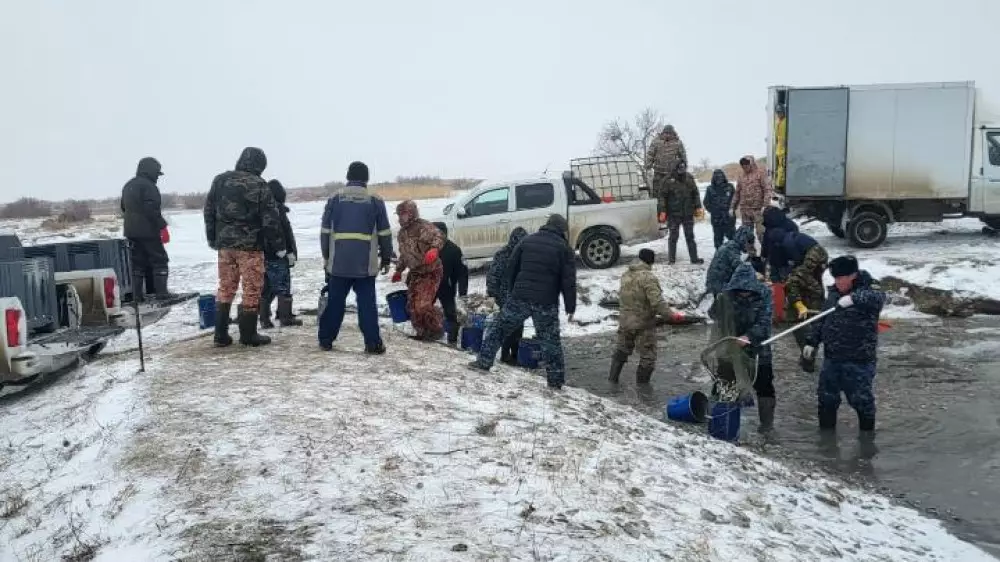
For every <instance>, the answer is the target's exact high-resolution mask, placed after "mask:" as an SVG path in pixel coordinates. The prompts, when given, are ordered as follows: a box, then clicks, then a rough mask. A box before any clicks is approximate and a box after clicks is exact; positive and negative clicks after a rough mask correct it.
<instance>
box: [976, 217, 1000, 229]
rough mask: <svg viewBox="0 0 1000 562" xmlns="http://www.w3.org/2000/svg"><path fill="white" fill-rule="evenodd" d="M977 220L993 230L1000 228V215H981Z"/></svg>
mask: <svg viewBox="0 0 1000 562" xmlns="http://www.w3.org/2000/svg"><path fill="white" fill-rule="evenodd" d="M979 220H981V221H982V222H983V224H985V225H986V226H988V227H990V228H991V229H993V230H1000V217H983V218H981V219H979Z"/></svg>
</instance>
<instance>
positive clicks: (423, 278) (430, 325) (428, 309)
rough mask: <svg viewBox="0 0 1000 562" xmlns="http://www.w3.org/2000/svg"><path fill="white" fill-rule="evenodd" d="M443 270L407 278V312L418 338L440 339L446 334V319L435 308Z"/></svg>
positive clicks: (410, 275)
mask: <svg viewBox="0 0 1000 562" xmlns="http://www.w3.org/2000/svg"><path fill="white" fill-rule="evenodd" d="M442 273H443V270H442V269H441V268H440V267H438V268H435V269H433V270H431V271H429V272H427V273H419V274H414V273H413V272H412V271H411V272H410V274H409V275H407V276H406V310H407V312H409V313H410V324H411V325H412V326H413V329H414V330H416V332H417V337H440V336H441V334H442V333H443V332H444V318H443V317H442V315H441V311H440V310H438V309H437V307H435V306H434V301H436V300H437V290H438V285H440V284H441V275H442Z"/></svg>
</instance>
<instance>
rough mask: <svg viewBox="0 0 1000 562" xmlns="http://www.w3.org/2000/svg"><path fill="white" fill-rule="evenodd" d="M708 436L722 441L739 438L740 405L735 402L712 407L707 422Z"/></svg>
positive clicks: (721, 403) (719, 403)
mask: <svg viewBox="0 0 1000 562" xmlns="http://www.w3.org/2000/svg"><path fill="white" fill-rule="evenodd" d="M708 434H709V435H711V436H712V437H715V438H716V439H721V440H723V441H736V440H737V439H739V438H740V405H739V404H738V403H736V402H718V403H717V404H716V405H715V406H713V407H712V419H710V420H708Z"/></svg>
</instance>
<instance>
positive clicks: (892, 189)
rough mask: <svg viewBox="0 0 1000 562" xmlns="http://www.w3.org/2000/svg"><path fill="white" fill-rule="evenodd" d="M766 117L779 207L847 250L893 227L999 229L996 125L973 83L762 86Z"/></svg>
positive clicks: (999, 135) (875, 242)
mask: <svg viewBox="0 0 1000 562" xmlns="http://www.w3.org/2000/svg"><path fill="white" fill-rule="evenodd" d="M767 117H768V138H767V140H768V143H767V144H768V162H769V163H770V169H771V170H770V171H771V179H772V181H773V183H774V186H775V188H776V192H777V193H778V194H779V195H780V196H782V199H783V203H784V205H785V206H786V207H787V208H788V209H790V212H791V214H792V215H793V216H797V217H799V216H806V217H809V218H811V219H816V220H821V221H823V222H824V223H826V224H827V226H828V227H829V228H830V230H831V231H832V232H833V233H834V234H836V235H837V236H840V237H846V238H847V239H848V240H849V241H850V242H851V244H852V245H854V246H856V247H859V248H874V247H876V246H879V245H880V244H882V242H884V241H885V238H886V235H887V233H888V225H889V224H890V223H893V222H937V221H941V220H943V219H945V218H956V217H963V216H972V217H978V218H979V219H981V220H982V221H983V222H984V223H985V224H986V225H987V226H988V227H989V228H991V229H1000V122H997V121H991V115H990V114H989V113H988V111H987V109H986V107H985V104H984V101H983V99H982V97H981V92H980V91H979V90H978V89H977V88H976V86H975V83H974V82H934V83H920V84H881V85H866V86H828V87H810V88H797V87H789V86H772V87H771V88H770V89H769V92H768V105H767ZM783 120H784V122H782V121H783Z"/></svg>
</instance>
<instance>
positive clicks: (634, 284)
mask: <svg viewBox="0 0 1000 562" xmlns="http://www.w3.org/2000/svg"><path fill="white" fill-rule="evenodd" d="M618 302H619V305H620V308H619V311H620V312H619V317H618V323H619V325H621V326H622V327H624V328H631V329H639V328H651V327H655V326H656V316H657V315H660V316H662V317H667V316H669V315H670V306H669V305H668V304H667V301H665V300H663V289H662V288H661V287H660V280H659V279H657V278H656V275H655V274H653V267H652V266H651V265H649V264H648V263H646V262H643V261H639V262H636V263H633V264H631V265H629V266H628V271H626V272H625V273H624V274H622V281H621V286H620V287H619V288H618Z"/></svg>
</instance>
